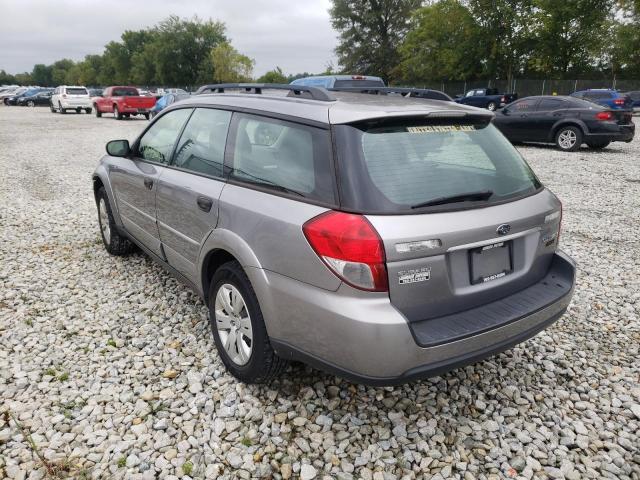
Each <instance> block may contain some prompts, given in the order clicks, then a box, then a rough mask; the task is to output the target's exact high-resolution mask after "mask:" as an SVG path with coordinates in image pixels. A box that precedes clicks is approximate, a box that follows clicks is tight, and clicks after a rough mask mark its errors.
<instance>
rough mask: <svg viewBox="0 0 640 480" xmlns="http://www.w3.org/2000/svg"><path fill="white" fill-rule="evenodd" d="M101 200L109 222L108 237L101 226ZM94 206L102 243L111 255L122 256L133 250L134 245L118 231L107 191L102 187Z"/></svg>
mask: <svg viewBox="0 0 640 480" xmlns="http://www.w3.org/2000/svg"><path fill="white" fill-rule="evenodd" d="M102 202H104V208H105V210H106V216H107V218H108V223H109V238H107V236H106V235H105V229H104V228H103V223H102V222H103V215H101V210H100V209H101V206H102ZM96 206H97V207H98V226H99V227H100V236H101V237H102V243H103V244H104V248H105V250H106V251H107V252H109V253H110V254H111V255H116V256H119V257H120V256H123V255H128V254H129V253H131V252H133V251H134V250H135V245H134V244H133V243H131V241H130V240H129V239H128V238H127V237H125V236H124V235H122V234H121V233H120V232H119V231H118V227H117V226H116V222H115V220H114V219H113V214H112V213H111V205H110V204H109V197H107V192H106V191H105V189H104V187H100V189H99V190H98V193H97V195H96Z"/></svg>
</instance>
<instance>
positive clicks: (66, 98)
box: [51, 85, 92, 113]
mask: <svg viewBox="0 0 640 480" xmlns="http://www.w3.org/2000/svg"><path fill="white" fill-rule="evenodd" d="M68 110H73V111H75V112H76V113H80V112H82V110H84V111H85V112H86V113H91V110H92V102H91V97H90V96H89V91H88V90H87V88H86V87H81V86H70V85H61V86H59V87H57V88H56V89H55V90H54V91H53V95H52V97H51V111H52V112H54V113H55V112H60V113H67V111H68Z"/></svg>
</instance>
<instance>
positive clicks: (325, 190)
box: [231, 114, 334, 203]
mask: <svg viewBox="0 0 640 480" xmlns="http://www.w3.org/2000/svg"><path fill="white" fill-rule="evenodd" d="M237 118H238V120H237V122H236V128H235V137H234V139H233V140H234V141H233V146H234V147H233V154H232V165H231V176H232V177H233V178H235V179H237V180H240V181H244V182H247V183H253V184H258V185H260V186H263V187H267V188H273V189H274V190H275V191H284V192H285V193H287V192H288V193H292V194H294V195H295V194H297V195H300V196H301V197H306V198H310V199H314V200H319V201H322V202H327V203H332V202H333V201H334V193H333V192H334V188H333V175H332V174H331V150H330V145H331V144H330V140H329V132H328V131H327V130H324V129H321V128H314V127H310V126H307V125H301V124H297V123H293V122H287V121H282V120H276V119H271V118H266V117H259V116H254V115H244V114H238V117H237Z"/></svg>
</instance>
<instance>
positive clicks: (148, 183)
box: [144, 177, 153, 190]
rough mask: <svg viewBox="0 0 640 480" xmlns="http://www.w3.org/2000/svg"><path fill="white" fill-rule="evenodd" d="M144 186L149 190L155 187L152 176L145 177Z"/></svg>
mask: <svg viewBox="0 0 640 480" xmlns="http://www.w3.org/2000/svg"><path fill="white" fill-rule="evenodd" d="M144 186H145V187H147V188H148V189H149V190H151V189H152V188H153V180H152V179H151V178H148V177H147V178H145V179H144Z"/></svg>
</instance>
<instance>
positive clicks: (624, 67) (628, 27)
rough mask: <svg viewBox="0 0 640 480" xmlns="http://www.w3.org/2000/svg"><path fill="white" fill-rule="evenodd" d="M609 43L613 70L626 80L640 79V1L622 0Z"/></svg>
mask: <svg viewBox="0 0 640 480" xmlns="http://www.w3.org/2000/svg"><path fill="white" fill-rule="evenodd" d="M619 7H620V8H619V10H618V11H617V12H616V13H617V15H616V17H617V18H619V19H620V21H619V22H615V23H614V25H613V27H612V28H611V31H612V36H611V40H610V41H609V42H608V45H609V48H608V53H609V57H610V65H611V70H612V73H613V74H614V75H623V76H625V77H626V78H639V77H640V0H621V1H620V2H619Z"/></svg>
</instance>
